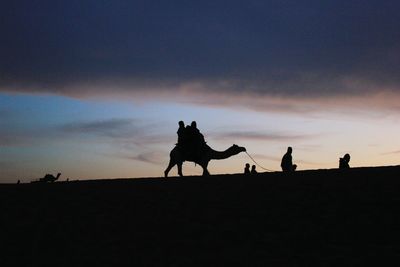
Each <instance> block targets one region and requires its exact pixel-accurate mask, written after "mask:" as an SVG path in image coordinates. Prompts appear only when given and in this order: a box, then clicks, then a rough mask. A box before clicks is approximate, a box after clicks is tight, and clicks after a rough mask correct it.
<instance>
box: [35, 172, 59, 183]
mask: <svg viewBox="0 0 400 267" xmlns="http://www.w3.org/2000/svg"><path fill="white" fill-rule="evenodd" d="M60 176H61V173H58V174H57V177H54V175H52V174H46V175H45V176H44V177H43V178H40V179H39V182H44V183H47V182H51V183H52V182H55V181H56V180H58V178H59V177H60Z"/></svg>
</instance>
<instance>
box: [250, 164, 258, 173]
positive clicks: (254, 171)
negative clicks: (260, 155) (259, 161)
mask: <svg viewBox="0 0 400 267" xmlns="http://www.w3.org/2000/svg"><path fill="white" fill-rule="evenodd" d="M256 173H257V171H256V165H253V166H251V174H256Z"/></svg>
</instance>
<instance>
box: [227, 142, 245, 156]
mask: <svg viewBox="0 0 400 267" xmlns="http://www.w3.org/2000/svg"><path fill="white" fill-rule="evenodd" d="M230 149H231V150H232V153H233V154H239V153H240V152H245V151H246V148H244V147H241V146H238V145H236V144H234V145H233V146H231V147H230Z"/></svg>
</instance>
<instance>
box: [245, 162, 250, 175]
mask: <svg viewBox="0 0 400 267" xmlns="http://www.w3.org/2000/svg"><path fill="white" fill-rule="evenodd" d="M244 174H250V164H248V163H246V166H245V167H244Z"/></svg>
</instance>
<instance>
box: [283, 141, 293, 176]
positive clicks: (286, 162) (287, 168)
mask: <svg viewBox="0 0 400 267" xmlns="http://www.w3.org/2000/svg"><path fill="white" fill-rule="evenodd" d="M281 167H282V171H283V172H293V171H295V170H296V168H297V165H296V164H293V163H292V148H291V147H288V149H287V152H286V154H285V155H283V157H282V161H281Z"/></svg>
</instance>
